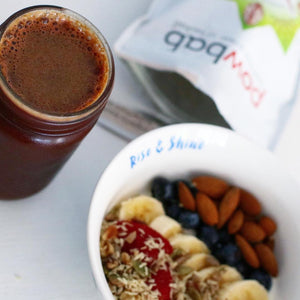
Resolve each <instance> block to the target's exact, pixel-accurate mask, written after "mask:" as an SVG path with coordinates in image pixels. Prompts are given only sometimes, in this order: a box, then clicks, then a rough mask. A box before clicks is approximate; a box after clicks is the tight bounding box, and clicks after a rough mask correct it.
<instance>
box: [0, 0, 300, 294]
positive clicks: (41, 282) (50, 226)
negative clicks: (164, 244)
mask: <svg viewBox="0 0 300 300" xmlns="http://www.w3.org/2000/svg"><path fill="white" fill-rule="evenodd" d="M47 2H48V4H56V5H61V6H64V7H68V8H70V9H73V10H75V11H77V12H79V13H81V14H82V15H84V16H85V17H87V18H88V19H89V20H91V21H92V22H93V23H94V24H95V25H96V26H97V27H98V28H99V29H100V30H101V31H102V33H103V34H104V36H105V37H106V38H107V40H108V42H109V43H110V44H111V45H113V44H114V42H115V40H116V39H117V37H118V36H119V35H120V33H121V32H122V30H123V29H124V28H125V27H126V25H128V24H129V23H130V22H131V21H132V20H134V19H135V18H136V17H137V16H139V15H141V14H142V13H144V12H145V11H146V9H147V7H148V5H149V4H150V2H151V1H150V0H126V1H123V0H84V1H83V0H77V1H76V0H61V1H58V0H57V1H52V0H48V1H47ZM35 4H45V2H44V1H34V0H23V1H21V0H7V1H2V2H1V10H0V22H3V21H4V20H5V19H6V18H7V17H8V16H9V15H11V14H12V13H13V12H15V11H17V10H19V9H21V8H23V7H26V6H30V5H35ZM112 99H114V100H115V101H117V102H118V103H120V104H123V105H126V106H127V107H135V108H137V109H139V108H140V109H143V110H147V109H150V110H151V109H153V107H152V105H151V103H150V100H149V97H148V96H147V95H146V94H145V92H144V90H143V88H142V87H141V86H140V85H139V84H138V83H137V81H136V80H135V78H133V76H132V75H131V73H130V72H129V71H128V70H127V68H126V67H125V66H124V65H123V64H122V63H121V62H120V61H119V60H118V59H116V80H115V87H114V91H113V93H112ZM299 126H300V104H299V105H297V106H296V108H295V111H294V113H293V115H292V118H291V120H290V122H289V124H288V126H287V128H286V130H285V131H284V135H283V136H282V138H281V141H280V143H279V144H278V147H277V149H276V150H275V153H277V155H278V156H279V158H280V159H282V160H283V161H285V162H286V163H287V166H288V168H290V170H291V171H292V172H294V173H295V175H296V176H297V177H298V179H299V180H300V157H299V156H298V153H299V152H300V151H299V150H300V139H299V137H298V136H297V134H298V128H299ZM125 145H126V141H124V140H122V139H120V138H118V137H116V136H114V135H113V134H111V133H109V132H107V131H105V130H104V129H103V128H101V127H100V126H96V127H95V128H94V129H93V130H92V131H91V133H90V134H89V135H88V137H87V138H86V139H85V140H84V142H83V143H82V144H81V145H80V147H79V149H78V150H77V151H76V152H75V154H74V155H73V157H72V158H71V159H70V160H69V161H68V163H67V164H66V165H65V166H64V168H63V169H62V170H61V172H60V173H59V174H58V175H57V177H56V178H55V179H54V180H53V181H52V183H51V184H50V185H49V186H48V187H47V188H46V189H44V190H43V191H42V192H40V193H38V194H36V195H34V196H32V197H29V198H27V199H24V200H19V201H0V222H1V223H0V299H5V300H21V299H22V300H69V299H72V300H87V299H91V300H92V299H95V300H96V299H99V295H98V294H97V292H96V289H95V286H94V283H93V279H92V275H91V271H90V265H89V260H88V253H87V246H86V222H87V216H88V209H89V204H90V199H91V196H92V193H93V190H94V187H95V185H96V183H97V180H98V178H99V177H100V175H101V173H102V172H103V170H104V169H105V167H106V166H107V165H108V163H109V162H110V160H111V159H112V158H113V157H114V155H115V154H116V153H117V152H118V151H119V150H120V149H122V147H124V146H125ZM103 300H104V299H103Z"/></svg>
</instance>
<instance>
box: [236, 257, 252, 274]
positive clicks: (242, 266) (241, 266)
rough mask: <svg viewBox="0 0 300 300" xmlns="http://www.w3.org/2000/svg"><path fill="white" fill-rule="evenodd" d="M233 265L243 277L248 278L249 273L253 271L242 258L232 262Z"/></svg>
mask: <svg viewBox="0 0 300 300" xmlns="http://www.w3.org/2000/svg"><path fill="white" fill-rule="evenodd" d="M233 267H235V268H236V269H237V270H238V271H239V272H240V273H241V274H242V275H243V277H244V278H249V274H250V273H251V272H252V271H253V268H252V267H250V266H249V265H248V264H247V263H246V262H245V261H244V260H241V261H239V262H238V263H236V264H234V265H233Z"/></svg>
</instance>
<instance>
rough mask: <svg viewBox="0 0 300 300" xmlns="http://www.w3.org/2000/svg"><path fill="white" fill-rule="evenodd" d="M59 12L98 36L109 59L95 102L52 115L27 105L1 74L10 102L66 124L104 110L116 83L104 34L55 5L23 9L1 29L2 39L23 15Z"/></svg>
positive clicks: (67, 10)
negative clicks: (32, 12)
mask: <svg viewBox="0 0 300 300" xmlns="http://www.w3.org/2000/svg"><path fill="white" fill-rule="evenodd" d="M39 10H41V11H47V10H48V11H57V12H59V13H61V14H65V15H66V16H68V17H70V18H71V19H74V20H76V21H78V22H79V23H81V24H82V25H85V26H86V27H87V28H88V29H89V30H91V32H92V33H93V34H94V35H95V36H96V38H97V39H98V40H99V42H100V44H101V46H102V47H103V49H104V51H105V55H106V58H107V63H108V74H107V79H106V82H105V87H104V88H103V90H102V92H101V94H100V95H99V96H98V98H96V100H95V101H93V102H92V103H91V104H90V105H88V106H87V107H85V108H84V109H82V110H79V111H75V112H71V113H67V114H63V115H59V114H52V113H45V112H42V111H39V110H36V109H34V108H32V107H30V106H29V105H27V104H26V103H25V102H24V101H23V100H22V98H21V97H20V96H18V95H17V94H16V93H15V92H14V91H13V89H12V88H11V87H10V86H9V85H8V83H7V80H6V79H5V77H4V75H3V74H2V72H1V69H0V88H1V89H2V90H3V92H4V93H5V94H6V96H7V97H8V98H9V100H10V102H11V103H12V104H14V105H15V106H17V107H18V108H19V109H21V110H22V111H25V112H26V113H28V114H29V115H30V116H31V117H34V118H37V119H42V120H44V121H48V122H59V123H66V122H73V121H77V120H81V119H83V118H86V117H87V116H89V115H90V114H92V113H93V112H94V111H95V110H97V109H99V108H100V109H103V108H104V106H105V104H106V101H105V99H106V98H107V97H108V96H109V94H110V92H111V89H112V85H113V81H114V60H113V56H112V52H111V49H110V47H109V45H108V43H107V41H106V39H105V38H104V36H103V35H102V33H101V32H100V31H99V30H98V28H97V27H96V26H95V25H93V24H92V23H91V22H90V21H89V20H88V19H86V18H85V17H83V16H82V15H80V14H78V13H77V12H75V11H73V10H70V9H68V8H64V7H60V6H54V5H36V6H30V7H27V8H24V9H21V10H19V11H17V12H16V13H14V14H13V15H11V16H10V17H9V18H8V19H7V20H6V21H5V22H4V23H3V24H2V25H1V27H2V29H0V39H1V38H2V36H3V34H4V33H5V31H6V29H7V28H8V26H9V25H10V24H11V23H12V22H13V21H14V20H16V19H17V18H19V17H21V16H22V15H25V14H27V13H29V12H31V11H39Z"/></svg>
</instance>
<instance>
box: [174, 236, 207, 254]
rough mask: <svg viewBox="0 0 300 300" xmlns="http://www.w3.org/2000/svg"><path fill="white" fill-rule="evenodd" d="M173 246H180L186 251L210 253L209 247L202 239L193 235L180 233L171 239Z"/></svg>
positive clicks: (190, 252)
mask: <svg viewBox="0 0 300 300" xmlns="http://www.w3.org/2000/svg"><path fill="white" fill-rule="evenodd" d="M169 241H170V243H171V245H172V246H173V248H179V249H181V250H183V252H184V253H189V254H193V253H209V252H210V251H209V249H208V248H207V246H206V245H205V243H203V242H202V241H201V240H199V239H198V238H196V237H195V236H192V235H185V234H182V233H178V234H176V235H173V236H172V237H170V239H169Z"/></svg>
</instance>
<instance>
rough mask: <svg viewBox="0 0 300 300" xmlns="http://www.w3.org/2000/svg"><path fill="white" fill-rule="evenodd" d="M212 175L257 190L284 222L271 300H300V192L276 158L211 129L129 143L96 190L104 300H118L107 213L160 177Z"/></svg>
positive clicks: (95, 258) (96, 268)
mask: <svg viewBox="0 0 300 300" xmlns="http://www.w3.org/2000/svg"><path fill="white" fill-rule="evenodd" d="M196 174H211V175H215V176H219V177H221V178H224V179H226V180H227V181H228V182H230V183H231V184H233V185H236V186H239V187H242V188H245V189H247V190H249V191H251V192H252V193H253V194H254V195H256V196H257V197H258V199H260V201H261V203H262V205H263V211H264V212H265V213H266V214H268V215H270V216H272V217H274V219H275V220H276V221H277V223H278V231H277V234H276V256H277V258H278V262H279V268H280V274H279V277H278V278H277V279H276V280H274V281H273V288H272V290H271V293H270V300H281V299H286V298H287V297H288V298H289V299H290V300H299V299H300V284H299V283H298V281H299V278H300V258H299V257H300V242H299V239H300V234H299V232H300V221H299V216H298V214H299V212H300V190H299V187H298V185H297V183H296V181H294V179H293V178H291V177H290V176H289V174H288V173H287V171H286V170H285V169H284V167H283V166H282V165H281V164H280V162H278V161H277V159H276V158H275V156H274V155H273V154H271V153H269V152H268V151H266V150H263V149H261V148H259V147H257V146H256V145H253V144H252V143H250V142H249V141H248V140H246V139H245V138H242V137H241V136H239V135H237V134H236V133H234V132H232V131H230V130H227V129H224V128H220V127H216V126H210V125H201V124H180V125H172V126H167V127H163V128H160V129H157V130H154V131H151V132H149V133H147V134H144V135H142V136H141V137H139V138H137V139H136V140H134V141H133V142H131V143H129V144H128V145H127V146H126V147H125V148H124V149H123V150H122V151H121V152H120V153H119V154H118V155H117V156H116V157H115V158H114V159H113V161H112V162H111V163H110V165H109V166H108V167H107V169H106V170H105V172H104V173H103V175H102V177H101V178H100V180H99V182H98V185H97V187H96V189H95V192H94V195H93V199H92V202H91V207H90V212H89V219H88V249H89V256H90V263H91V267H92V272H93V276H94V278H95V282H96V285H97V288H98V289H99V291H100V292H101V294H102V296H103V299H105V300H113V296H112V294H111V292H110V289H109V286H108V284H107V282H106V279H105V276H104V272H103V269H102V264H101V259H100V254H99V235H100V228H101V223H102V220H103V217H104V215H105V213H106V212H107V211H108V210H109V209H110V208H111V207H112V206H113V205H114V204H115V203H117V202H118V201H120V200H121V199H124V198H127V197H128V196H131V195H135V194H137V193H139V192H143V191H148V192H149V188H150V184H149V183H150V181H151V179H152V178H153V177H154V176H156V175H163V176H166V177H168V178H171V179H172V178H173V179H177V178H184V177H189V176H192V175H196ZM241 300H242V299H241Z"/></svg>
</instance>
